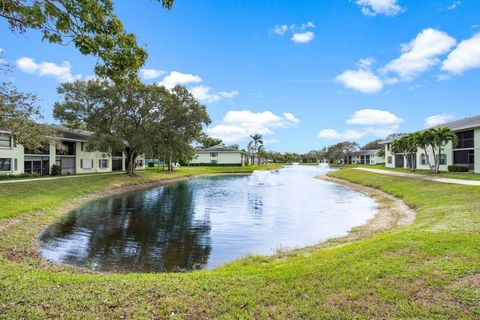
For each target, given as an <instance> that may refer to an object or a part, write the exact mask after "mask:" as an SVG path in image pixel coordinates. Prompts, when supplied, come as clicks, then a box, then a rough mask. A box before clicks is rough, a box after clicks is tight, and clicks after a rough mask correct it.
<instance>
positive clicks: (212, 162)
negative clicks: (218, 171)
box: [210, 160, 218, 164]
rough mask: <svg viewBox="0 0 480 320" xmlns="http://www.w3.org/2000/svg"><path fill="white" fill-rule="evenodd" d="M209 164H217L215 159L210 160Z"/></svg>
mask: <svg viewBox="0 0 480 320" xmlns="http://www.w3.org/2000/svg"><path fill="white" fill-rule="evenodd" d="M210 164H218V161H217V160H210Z"/></svg>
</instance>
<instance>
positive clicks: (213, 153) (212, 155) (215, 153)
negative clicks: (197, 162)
mask: <svg viewBox="0 0 480 320" xmlns="http://www.w3.org/2000/svg"><path fill="white" fill-rule="evenodd" d="M210 157H212V158H218V152H210Z"/></svg>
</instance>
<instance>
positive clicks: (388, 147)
mask: <svg viewBox="0 0 480 320" xmlns="http://www.w3.org/2000/svg"><path fill="white" fill-rule="evenodd" d="M387 151H390V143H387Z"/></svg>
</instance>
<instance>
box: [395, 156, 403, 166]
mask: <svg viewBox="0 0 480 320" xmlns="http://www.w3.org/2000/svg"><path fill="white" fill-rule="evenodd" d="M395 168H405V158H404V157H403V154H396V155H395Z"/></svg>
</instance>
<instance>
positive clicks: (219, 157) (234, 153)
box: [189, 145, 257, 166]
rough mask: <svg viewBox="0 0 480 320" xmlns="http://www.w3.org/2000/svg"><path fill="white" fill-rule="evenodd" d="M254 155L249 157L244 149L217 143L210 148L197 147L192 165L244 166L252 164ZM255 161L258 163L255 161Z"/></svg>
mask: <svg viewBox="0 0 480 320" xmlns="http://www.w3.org/2000/svg"><path fill="white" fill-rule="evenodd" d="M254 160H255V159H254V157H253V156H252V157H249V156H248V154H247V153H246V152H245V151H243V150H238V149H234V148H229V147H226V146H224V145H217V146H213V147H210V148H196V150H195V156H194V157H193V159H192V160H191V161H190V163H189V165H191V166H205V165H210V166H243V165H246V164H251V163H252V161H254ZM255 163H257V162H256V161H255Z"/></svg>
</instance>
